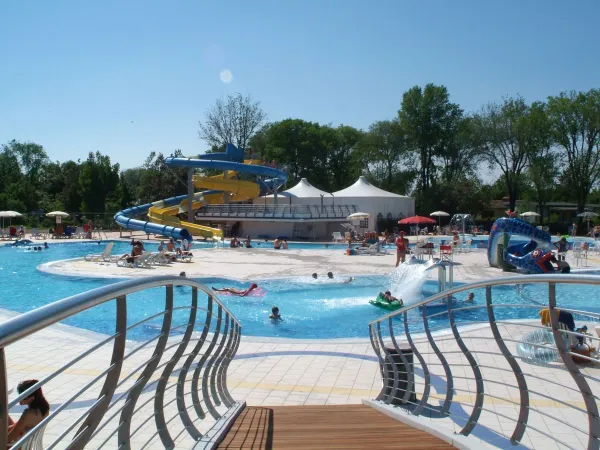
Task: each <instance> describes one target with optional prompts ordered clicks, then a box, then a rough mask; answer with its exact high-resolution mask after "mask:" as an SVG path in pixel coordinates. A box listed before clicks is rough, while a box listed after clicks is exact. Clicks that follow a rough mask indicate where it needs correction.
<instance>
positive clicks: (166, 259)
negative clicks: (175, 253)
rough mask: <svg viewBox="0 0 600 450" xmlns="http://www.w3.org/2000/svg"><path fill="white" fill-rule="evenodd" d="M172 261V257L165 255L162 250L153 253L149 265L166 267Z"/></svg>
mask: <svg viewBox="0 0 600 450" xmlns="http://www.w3.org/2000/svg"><path fill="white" fill-rule="evenodd" d="M172 261H173V259H172V256H169V255H167V252H165V251H164V250H163V251H161V252H158V253H153V254H152V256H151V258H150V263H152V264H156V265H158V266H166V265H167V264H170V263H171V262H172Z"/></svg>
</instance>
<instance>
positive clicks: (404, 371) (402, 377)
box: [382, 343, 417, 405]
mask: <svg viewBox="0 0 600 450" xmlns="http://www.w3.org/2000/svg"><path fill="white" fill-rule="evenodd" d="M398 348H399V349H400V351H401V352H402V355H404V358H405V359H406V362H407V363H408V365H405V364H404V361H403V360H402V357H401V356H400V355H399V354H398V352H397V351H396V348H395V347H393V346H391V347H386V350H387V352H388V353H389V357H390V358H391V360H392V364H394V365H395V366H396V371H397V372H398V390H397V391H396V393H395V395H394V396H393V398H391V399H389V396H391V395H392V391H393V389H394V369H393V367H392V366H391V365H390V364H385V367H384V369H383V370H384V373H385V374H386V377H385V380H384V386H383V396H382V397H383V398H382V400H383V401H385V402H386V403H388V400H389V404H391V405H403V404H405V403H404V402H403V401H402V399H403V398H404V394H405V392H406V390H407V389H409V390H411V391H412V392H411V393H410V396H409V398H408V402H412V403H415V402H416V401H417V396H416V394H415V392H414V390H415V387H414V383H413V385H412V386H408V374H409V373H414V366H413V352H412V349H411V348H410V345H408V343H398ZM413 380H414V377H413Z"/></svg>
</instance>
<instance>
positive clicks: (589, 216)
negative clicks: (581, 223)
mask: <svg viewBox="0 0 600 450" xmlns="http://www.w3.org/2000/svg"><path fill="white" fill-rule="evenodd" d="M577 217H581V218H582V219H586V220H587V227H588V231H590V220H592V219H595V218H596V217H598V214H596V213H595V212H591V211H585V212H582V213H581V214H577Z"/></svg>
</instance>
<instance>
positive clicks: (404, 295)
mask: <svg viewBox="0 0 600 450" xmlns="http://www.w3.org/2000/svg"><path fill="white" fill-rule="evenodd" d="M431 267H432V264H430V263H428V264H419V263H411V262H410V260H409V261H407V262H405V263H402V264H401V265H400V266H398V267H397V268H395V269H394V270H393V271H392V273H390V292H391V293H392V295H393V296H394V297H397V298H401V299H402V300H403V301H404V304H405V305H408V304H411V303H415V302H417V301H419V300H421V298H422V295H421V287H422V286H423V283H425V280H427V277H428V276H429V272H428V270H429V269H431Z"/></svg>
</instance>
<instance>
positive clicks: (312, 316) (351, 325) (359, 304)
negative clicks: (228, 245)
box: [0, 242, 600, 340]
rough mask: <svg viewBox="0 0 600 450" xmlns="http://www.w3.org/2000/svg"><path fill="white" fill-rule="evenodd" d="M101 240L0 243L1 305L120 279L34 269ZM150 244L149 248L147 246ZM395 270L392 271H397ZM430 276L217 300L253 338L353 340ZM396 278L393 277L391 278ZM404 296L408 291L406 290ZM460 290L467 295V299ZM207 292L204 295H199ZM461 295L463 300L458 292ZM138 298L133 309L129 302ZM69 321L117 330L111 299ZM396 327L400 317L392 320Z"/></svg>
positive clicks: (310, 285)
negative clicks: (37, 247) (29, 247)
mask: <svg viewBox="0 0 600 450" xmlns="http://www.w3.org/2000/svg"><path fill="white" fill-rule="evenodd" d="M104 245H105V243H102V244H101V245H98V244H97V243H83V242H77V243H64V244H63V243H60V244H53V245H51V246H50V248H49V249H47V250H43V251H41V252H31V251H26V250H25V249H19V248H13V247H0V282H1V283H2V286H3V288H4V289H3V295H2V296H0V308H2V309H8V310H13V311H17V312H25V311H29V310H32V309H35V308H38V307H40V306H42V305H45V304H48V303H50V302H53V301H56V300H59V299H62V298H65V297H68V296H71V295H75V294H79V293H81V292H84V291H87V290H90V289H94V288H97V287H101V286H106V285H108V284H110V283H114V282H116V281H120V280H118V279H105V278H87V277H86V278H84V277H71V276H68V277H66V276H60V275H51V274H47V273H44V272H40V271H38V270H37V269H36V267H37V266H38V265H40V264H43V263H45V262H49V261H55V260H60V259H67V258H77V257H82V256H84V255H86V254H89V253H100V252H101V251H102V249H103V248H104ZM147 247H148V248H149V249H153V248H152V247H151V246H149V245H147ZM129 249H130V246H129V244H128V243H126V242H125V243H124V242H116V243H115V247H114V253H116V254H119V253H125V252H127V251H128V250H129ZM397 274H398V273H396V275H397ZM425 275H428V277H429V278H428V279H426V281H425V282H424V284H423V286H422V288H420V289H419V290H418V291H417V292H416V293H414V292H413V293H412V294H410V293H409V292H408V291H406V290H405V291H403V289H404V288H405V287H406V288H407V289H408V287H409V286H411V285H414V283H413V281H414V280H411V279H409V278H410V277H409V278H406V277H405V278H404V279H402V277H400V278H398V276H394V277H390V276H389V275H385V274H384V275H378V276H360V277H357V278H356V279H355V280H354V281H352V282H351V283H344V281H345V279H346V278H347V277H339V278H337V277H336V278H334V279H333V280H330V279H327V278H323V277H321V278H318V279H317V280H314V279H312V278H311V277H308V276H307V277H299V278H291V279H285V280H281V279H279V280H275V279H271V280H255V281H256V282H257V283H258V284H259V286H260V290H261V291H262V292H263V293H264V295H263V296H249V297H244V298H240V297H235V296H225V295H223V296H220V298H221V300H222V302H223V303H224V304H225V305H226V306H227V308H229V309H230V310H231V312H232V313H233V314H234V315H235V317H236V318H237V319H238V320H239V321H240V323H241V324H242V326H243V333H244V334H245V335H251V336H267V337H275V336H277V337H286V338H302V339H326V338H351V337H360V338H367V337H368V323H369V322H370V321H371V320H374V319H376V318H378V317H381V316H382V315H384V314H386V313H388V311H386V310H382V309H379V308H377V307H375V306H372V305H370V304H368V301H369V300H371V299H374V298H375V297H377V295H378V293H379V292H381V291H383V290H385V289H388V288H392V292H393V293H394V294H395V295H402V296H403V297H404V299H405V301H407V302H408V303H410V302H414V301H417V300H420V299H423V298H425V297H426V296H429V295H432V294H433V293H435V290H436V287H437V280H436V279H435V277H436V276H437V272H434V271H430V272H427V273H425ZM392 280H395V281H392ZM198 281H200V282H203V283H205V284H207V285H208V286H214V287H217V288H220V287H236V288H246V287H247V286H248V284H249V283H247V282H238V281H234V280H228V279H226V278H200V279H198ZM189 292H190V291H189V288H183V287H177V288H176V289H175V306H182V305H187V304H189ZM473 292H474V293H475V300H476V303H477V304H483V302H484V298H485V293H484V291H483V290H475V291H473ZM599 293H600V292H599V289H598V287H595V286H568V285H558V286H557V302H558V305H559V307H560V306H561V305H562V306H566V305H568V306H569V307H570V308H575V309H580V310H585V311H592V312H598V313H600V301H598V298H599V295H598V294H599ZM405 295H406V296H405ZM466 295H467V294H466V293H464V297H466ZM164 299H165V296H164V288H157V289H151V290H147V291H143V292H140V293H136V294H133V295H130V296H129V297H128V303H129V306H130V307H129V308H128V322H129V323H130V324H133V323H135V322H137V321H139V320H142V319H144V318H145V317H148V316H151V315H152V314H155V313H157V312H159V311H162V309H163V306H164V305H163V303H164ZM493 299H494V303H506V304H515V305H516V304H519V303H544V302H546V301H547V288H546V286H542V285H524V286H521V287H519V288H518V289H517V288H515V287H512V286H498V287H494V288H493ZM203 300H204V298H202V297H201V301H203ZM459 300H462V298H459ZM132 304H135V308H132V307H131V305H132ZM274 305H277V306H278V307H279V309H280V312H281V315H282V317H283V320H282V321H281V322H279V323H274V322H273V321H271V320H270V319H269V314H270V312H271V307H272V306H274ZM419 314H420V312H419V310H418V309H415V310H413V311H411V313H410V316H409V317H410V319H411V325H410V326H411V329H412V330H414V331H418V330H422V326H423V324H422V319H421V317H420V316H419ZM456 316H457V321H458V322H462V323H465V322H470V321H480V320H481V321H485V320H487V313H486V310H485V308H482V309H477V310H469V311H461V312H458V313H457V314H456ZM496 316H497V318H498V319H499V320H500V319H524V318H527V319H537V318H538V316H537V309H534V308H527V309H523V308H518V307H508V308H497V309H496ZM185 319H186V313H185V312H184V311H178V312H177V313H176V314H175V322H176V323H177V321H179V323H183V322H184V321H185ZM65 323H66V324H69V325H73V326H77V327H80V328H84V329H88V330H92V331H97V332H101V333H106V334H108V333H113V332H114V305H113V304H112V302H111V303H110V304H105V305H101V306H99V307H97V308H94V309H92V310H90V311H87V312H85V313H82V314H79V315H77V316H75V317H73V318H70V319H67V320H65ZM397 324H398V326H400V325H401V322H400V321H398V322H397ZM447 324H448V319H447V315H442V316H437V317H434V318H432V319H431V320H430V326H431V327H432V328H436V327H445V326H447ZM159 327H160V321H159V320H155V321H150V322H148V323H147V324H145V325H144V326H142V327H139V328H136V329H133V330H132V331H131V332H130V333H129V334H128V338H130V339H138V340H141V339H147V338H148V337H149V336H151V335H155V334H156V331H157V329H158V328H159Z"/></svg>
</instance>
